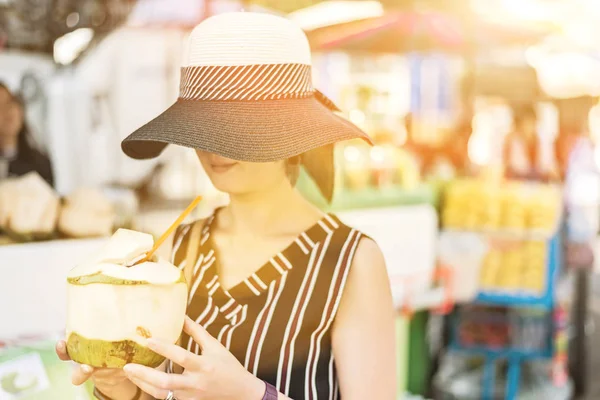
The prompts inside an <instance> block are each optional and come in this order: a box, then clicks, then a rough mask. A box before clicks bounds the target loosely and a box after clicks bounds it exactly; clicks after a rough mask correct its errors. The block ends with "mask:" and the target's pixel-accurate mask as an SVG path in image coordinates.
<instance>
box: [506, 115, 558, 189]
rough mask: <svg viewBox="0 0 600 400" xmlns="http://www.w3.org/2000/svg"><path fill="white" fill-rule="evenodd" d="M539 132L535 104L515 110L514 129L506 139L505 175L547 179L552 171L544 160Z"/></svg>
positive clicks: (516, 177) (529, 178)
mask: <svg viewBox="0 0 600 400" xmlns="http://www.w3.org/2000/svg"><path fill="white" fill-rule="evenodd" d="M540 146H541V144H540V139H539V137H538V132H537V113H536V111H535V108H534V106H533V105H527V106H523V107H521V108H518V109H516V110H515V111H514V117H513V131H512V132H511V133H509V134H508V135H507V136H506V139H505V141H504V149H503V159H504V164H505V166H506V168H505V171H506V172H505V175H506V177H507V178H509V179H522V180H547V179H549V178H550V177H551V175H552V173H551V172H552V171H550V169H549V168H547V167H545V166H544V165H543V162H542V154H541V148H540Z"/></svg>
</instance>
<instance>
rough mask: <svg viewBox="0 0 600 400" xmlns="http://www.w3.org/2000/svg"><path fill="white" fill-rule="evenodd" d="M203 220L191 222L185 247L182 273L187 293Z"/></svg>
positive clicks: (203, 223) (198, 246)
mask: <svg viewBox="0 0 600 400" xmlns="http://www.w3.org/2000/svg"><path fill="white" fill-rule="evenodd" d="M205 222H206V220H199V221H196V222H193V223H192V228H191V232H190V238H189V241H188V245H187V248H186V253H185V265H184V267H183V274H184V276H185V281H186V282H187V283H188V293H189V291H190V289H191V288H192V285H191V282H192V279H193V273H194V263H195V262H196V259H197V258H198V251H199V249H200V239H201V237H202V230H203V228H204V225H205Z"/></svg>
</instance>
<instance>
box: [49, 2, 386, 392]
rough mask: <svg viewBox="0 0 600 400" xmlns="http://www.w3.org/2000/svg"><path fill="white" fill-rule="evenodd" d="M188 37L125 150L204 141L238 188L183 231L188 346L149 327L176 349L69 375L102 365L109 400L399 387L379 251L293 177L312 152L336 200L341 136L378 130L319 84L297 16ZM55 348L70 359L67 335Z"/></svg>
mask: <svg viewBox="0 0 600 400" xmlns="http://www.w3.org/2000/svg"><path fill="white" fill-rule="evenodd" d="M215 38H218V40H216V39H215ZM189 43H190V52H189V54H190V56H189V60H188V63H187V64H186V65H188V66H187V67H185V68H184V69H183V72H182V78H181V79H182V82H183V84H182V86H181V88H182V89H181V90H182V91H181V93H180V98H179V100H177V102H176V103H175V104H174V105H173V106H171V107H170V108H169V109H167V110H166V111H165V112H163V113H162V114H161V115H160V116H158V117H157V118H155V119H154V120H152V121H150V122H149V123H147V124H146V125H144V126H143V127H141V128H139V129H138V130H137V131H136V132H134V133H133V134H131V135H130V136H129V137H128V138H127V139H125V140H124V141H123V143H122V150H123V151H124V152H125V153H126V154H127V155H128V156H130V157H132V158H137V159H149V158H153V157H156V156H158V155H159V154H160V153H161V152H162V151H163V150H164V148H165V147H166V146H167V144H176V145H182V146H184V147H188V148H192V149H195V150H196V154H197V156H198V159H199V161H200V163H201V164H202V166H203V168H204V169H205V171H206V173H207V175H208V176H209V178H210V180H211V181H212V183H213V185H214V187H215V188H217V189H218V190H220V191H221V192H224V193H227V194H229V197H230V202H229V204H228V205H227V206H225V207H222V208H217V209H216V210H215V211H214V213H213V214H212V216H210V217H209V218H208V219H206V220H199V221H196V222H193V223H191V224H187V225H182V226H181V227H180V228H179V229H178V230H177V233H176V234H175V238H174V246H173V252H172V256H173V257H172V260H173V263H174V264H175V265H177V266H179V267H180V268H181V269H182V270H183V271H184V273H185V274H186V276H187V277H188V279H189V280H188V282H189V283H190V285H189V289H190V294H189V301H188V308H187V314H188V318H187V319H186V322H185V325H184V333H183V334H182V336H181V338H180V342H179V343H178V345H176V344H173V343H164V342H160V341H156V340H152V341H148V345H149V346H150V348H151V349H152V350H153V351H155V352H157V353H159V354H161V355H163V356H164V357H166V358H167V359H168V360H171V362H166V363H164V364H163V365H162V366H161V367H158V368H156V369H152V368H149V367H144V366H142V365H136V364H127V365H125V366H124V368H123V369H113V370H111V369H106V368H104V369H103V368H98V369H94V368H92V367H90V366H86V365H79V366H78V367H77V368H76V369H75V370H74V373H73V377H72V380H73V383H75V384H81V383H83V382H85V381H86V380H88V379H92V380H93V382H94V385H95V389H96V390H95V395H96V397H97V398H99V399H101V400H103V399H111V400H131V399H140V400H147V399H153V398H156V399H168V400H173V399H178V400H195V399H203V400H260V399H263V400H289V399H294V400H302V399H314V400H322V399H336V400H339V399H340V398H343V399H344V400H364V399H377V400H394V399H395V398H396V397H397V395H396V382H395V380H396V372H395V368H396V352H395V330H394V318H395V312H394V307H393V301H392V295H391V288H390V282H389V278H388V274H387V270H386V266H385V261H384V258H383V254H382V253H381V250H380V249H379V247H378V246H377V244H376V243H375V242H374V241H373V240H371V239H370V238H368V237H367V236H365V235H363V234H362V233H361V232H359V231H358V230H356V229H353V228H350V227H348V226H346V225H345V224H344V223H343V222H342V221H340V220H339V219H338V218H337V217H335V216H333V215H331V214H325V213H323V212H322V211H321V210H319V209H318V208H316V207H315V206H314V205H313V204H311V203H310V202H309V201H307V200H306V199H305V198H304V197H303V196H302V194H301V193H300V192H299V191H297V190H296V189H295V188H294V184H295V182H296V179H297V178H298V174H299V172H300V167H301V166H303V167H304V168H305V169H306V171H307V172H308V173H309V175H310V176H311V177H312V178H313V179H314V181H315V183H316V184H317V186H318V187H319V189H320V190H321V192H322V193H323V195H324V197H325V198H326V199H327V200H329V201H331V199H332V195H333V183H334V177H335V173H334V172H335V171H334V165H335V164H334V149H333V145H334V143H336V142H339V141H344V140H349V139H363V140H365V141H367V142H369V143H372V141H371V140H370V138H369V137H368V136H367V135H366V134H365V133H364V132H362V131H361V130H360V129H359V128H358V127H356V126H355V125H353V124H351V123H350V122H349V121H347V120H344V119H342V118H340V117H338V116H337V115H335V113H334V112H333V111H337V110H338V109H337V108H336V107H335V106H334V105H333V103H331V101H330V100H329V99H327V98H326V97H325V96H324V95H322V94H321V93H320V92H318V91H317V90H315V89H314V88H313V87H312V83H311V79H310V76H311V75H310V74H311V68H310V64H311V63H310V59H311V55H310V54H311V53H310V48H309V45H308V41H307V39H306V36H305V35H304V33H303V32H302V30H300V28H298V27H297V26H295V25H293V24H292V23H291V22H289V20H287V19H285V18H281V17H276V16H273V15H269V14H259V13H250V12H239V13H225V14H219V15H217V16H214V17H211V18H208V19H206V20H205V21H203V22H202V23H201V24H200V25H198V26H197V27H196V28H195V29H194V30H193V32H192V34H191V37H190V42H189ZM256 49H260V51H257V50H256ZM223 63H225V67H226V68H223V67H224V65H223ZM200 71H202V72H201V73H199V72H200ZM223 71H230V72H228V73H223ZM244 71H245V72H244ZM250 71H251V72H252V73H250ZM290 71H294V72H293V73H290ZM198 73H199V74H198ZM191 77H195V78H194V79H191ZM56 350H57V353H58V355H59V357H60V358H61V359H62V360H68V359H69V355H68V352H67V347H66V343H65V342H64V341H61V342H59V343H57V349H56Z"/></svg>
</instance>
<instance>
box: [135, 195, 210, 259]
mask: <svg viewBox="0 0 600 400" xmlns="http://www.w3.org/2000/svg"><path fill="white" fill-rule="evenodd" d="M201 200H202V196H198V197H196V198H195V199H194V201H192V202H191V203H190V205H189V206H187V208H186V209H185V210H184V211H183V212H182V213H181V215H180V216H179V217H177V219H176V220H175V222H173V224H172V225H171V226H170V227H169V229H167V230H166V231H165V233H163V234H162V235H161V236H160V237H159V238H158V240H157V241H156V242H154V247H152V250H150V251H149V252H148V253H146V256H145V257H144V258H143V259H141V260H140V261H138V262H137V263H136V264H141V263H143V262H146V261H148V260H150V259H151V258H152V255H153V254H154V253H155V252H156V250H158V248H159V247H160V246H161V245H162V244H163V242H164V241H165V240H167V238H168V237H169V235H170V234H171V233H172V232H173V231H174V230H175V229H176V228H177V227H178V226H179V225H181V223H182V222H183V220H184V219H185V217H187V216H188V215H189V214H190V213H191V212H192V211H193V210H194V208H196V206H197V205H198V203H200V201H201Z"/></svg>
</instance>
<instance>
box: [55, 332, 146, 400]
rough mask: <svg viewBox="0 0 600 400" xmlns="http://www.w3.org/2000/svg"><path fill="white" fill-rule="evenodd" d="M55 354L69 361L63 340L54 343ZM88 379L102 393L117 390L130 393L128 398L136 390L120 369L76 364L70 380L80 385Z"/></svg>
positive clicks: (125, 393) (126, 393) (107, 393)
mask: <svg viewBox="0 0 600 400" xmlns="http://www.w3.org/2000/svg"><path fill="white" fill-rule="evenodd" d="M56 354H57V355H58V358H60V359H61V360H63V361H71V357H69V354H68V353H67V346H66V343H65V342H64V340H61V341H59V342H58V343H57V344H56ZM88 379H92V381H93V382H94V385H95V386H96V387H97V388H98V390H100V391H101V392H102V393H104V394H106V395H110V394H111V393H113V392H115V391H118V392H119V393H123V394H124V395H128V394H129V393H132V394H131V396H129V397H130V398H131V397H133V395H134V394H135V392H136V390H137V389H136V388H135V386H134V385H133V384H131V382H130V381H129V379H127V375H126V374H125V372H124V371H123V370H122V369H117V368H93V367H90V366H89V365H81V364H77V367H76V368H75V369H74V370H73V374H72V375H71V382H72V383H73V384H74V385H77V386H79V385H82V384H83V383H85V382H86V381H87V380H88Z"/></svg>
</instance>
